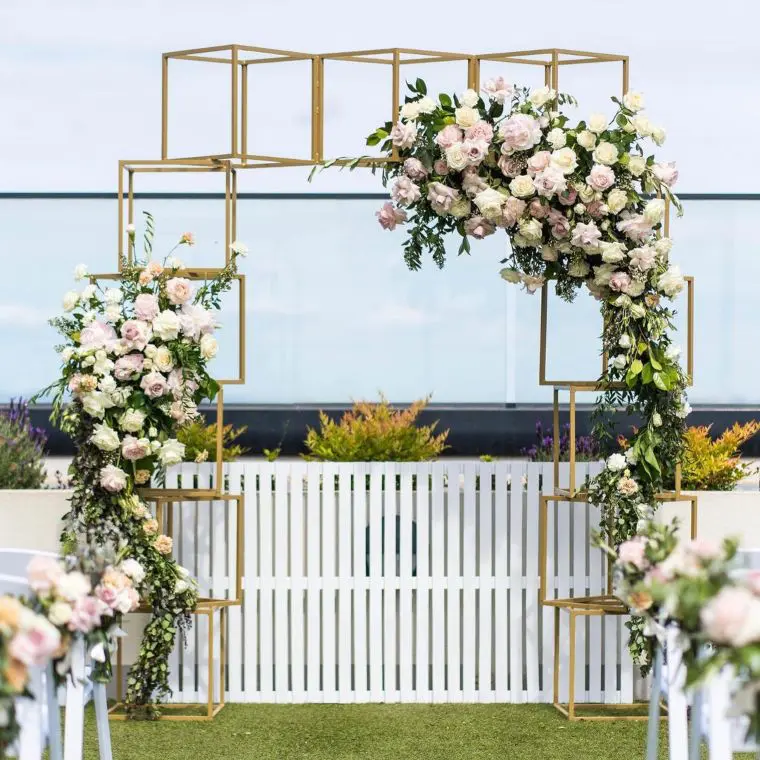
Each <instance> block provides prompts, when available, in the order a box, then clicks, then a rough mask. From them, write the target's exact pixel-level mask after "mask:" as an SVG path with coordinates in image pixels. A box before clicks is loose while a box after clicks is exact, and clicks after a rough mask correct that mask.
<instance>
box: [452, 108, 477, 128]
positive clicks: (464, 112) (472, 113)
mask: <svg viewBox="0 0 760 760" xmlns="http://www.w3.org/2000/svg"><path fill="white" fill-rule="evenodd" d="M454 118H455V119H456V122H457V124H458V125H459V126H460V127H464V128H465V129H467V127H471V126H472V125H473V124H474V123H475V122H476V121H479V120H480V114H479V113H478V112H477V111H476V110H475V109H474V108H470V107H469V106H461V107H460V108H457V109H456V111H454Z"/></svg>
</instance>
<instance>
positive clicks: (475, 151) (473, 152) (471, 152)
mask: <svg viewBox="0 0 760 760" xmlns="http://www.w3.org/2000/svg"><path fill="white" fill-rule="evenodd" d="M462 150H463V151H464V154H465V156H467V160H468V161H469V163H470V166H477V165H478V164H480V163H482V162H483V159H484V158H485V157H486V156H487V155H488V143H487V142H485V141H484V140H465V141H464V142H463V143H462Z"/></svg>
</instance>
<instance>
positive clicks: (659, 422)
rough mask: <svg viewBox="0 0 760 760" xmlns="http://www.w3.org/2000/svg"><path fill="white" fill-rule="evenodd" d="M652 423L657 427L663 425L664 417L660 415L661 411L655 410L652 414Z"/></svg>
mask: <svg viewBox="0 0 760 760" xmlns="http://www.w3.org/2000/svg"><path fill="white" fill-rule="evenodd" d="M652 425H654V426H655V427H662V417H661V416H660V413H659V412H655V413H654V414H653V415H652Z"/></svg>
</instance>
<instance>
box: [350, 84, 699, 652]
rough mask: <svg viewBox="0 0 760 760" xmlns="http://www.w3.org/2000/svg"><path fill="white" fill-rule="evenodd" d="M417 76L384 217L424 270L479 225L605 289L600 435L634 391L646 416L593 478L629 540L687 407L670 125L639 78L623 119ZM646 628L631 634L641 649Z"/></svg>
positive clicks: (599, 497)
mask: <svg viewBox="0 0 760 760" xmlns="http://www.w3.org/2000/svg"><path fill="white" fill-rule="evenodd" d="M410 90H411V94H410V95H409V96H408V97H407V98H406V102H405V103H404V105H403V106H402V107H401V109H400V112H399V118H398V120H397V121H396V123H395V124H394V123H391V122H388V123H386V124H384V125H383V126H381V127H380V128H378V129H376V130H375V131H374V132H373V133H372V134H371V135H370V136H369V138H368V139H367V142H368V144H369V145H378V144H379V145H380V147H381V150H382V151H384V152H385V153H386V154H387V155H388V156H389V157H394V156H397V157H398V161H391V162H388V163H387V164H385V168H384V169H383V181H384V183H386V184H387V183H388V182H390V181H392V185H391V198H392V202H388V203H386V204H385V205H384V206H383V207H382V209H381V210H380V211H379V212H378V213H377V217H378V220H379V222H380V224H381V225H382V226H383V227H384V228H386V229H394V228H395V227H397V226H398V225H403V224H407V225H408V235H407V239H406V242H405V243H404V258H405V260H406V263H407V265H408V266H409V267H410V268H411V269H418V268H419V267H420V266H421V264H422V257H423V254H424V253H425V252H427V251H429V252H430V253H432V258H433V260H434V262H435V263H436V264H437V265H438V266H443V265H444V263H445V260H446V251H445V243H444V240H445V237H446V236H447V235H450V234H455V235H459V237H460V238H461V243H460V245H459V253H460V254H461V253H468V252H469V251H470V241H471V240H472V239H476V240H477V239H482V238H485V237H487V236H489V235H493V234H496V233H497V231H499V230H504V231H505V232H506V235H507V238H508V239H509V242H510V244H511V252H510V253H509V255H508V256H507V257H506V258H505V259H504V260H503V261H502V263H503V264H505V265H506V266H504V268H502V269H501V276H502V277H503V278H504V279H505V280H507V281H508V282H512V283H520V284H522V286H523V287H524V288H525V290H527V291H528V292H530V293H533V292H535V291H536V290H538V289H540V288H542V287H543V286H544V285H545V284H546V283H547V282H548V281H550V280H553V281H554V282H555V290H556V292H557V294H558V295H559V296H560V297H562V298H564V299H566V300H568V301H570V300H572V299H573V298H574V297H575V295H576V294H577V292H578V291H579V289H580V288H581V287H583V286H585V287H586V289H587V290H588V291H589V292H590V293H591V295H592V296H593V297H594V298H596V299H597V300H598V301H599V302H600V306H601V311H602V315H603V324H604V330H603V336H602V343H603V349H604V351H605V352H606V353H607V355H608V356H609V357H610V361H609V366H608V368H607V370H606V371H605V373H604V374H603V376H602V377H601V378H600V380H599V387H600V389H601V390H603V391H604V396H603V398H602V399H601V402H600V408H599V413H600V414H599V419H600V424H599V425H598V431H597V432H598V433H599V435H598V437H599V440H602V438H603V434H604V432H605V431H606V430H607V423H608V422H609V413H611V412H612V411H613V410H614V409H615V408H618V407H620V406H623V407H625V408H626V409H627V411H628V412H629V413H633V414H636V415H637V416H638V417H639V418H640V419H642V420H643V423H644V424H643V425H642V426H641V427H640V428H639V429H638V431H637V432H636V434H635V436H634V438H633V439H632V441H631V445H630V446H629V448H628V449H627V451H626V452H625V453H624V454H622V453H614V454H612V456H610V457H609V459H608V460H607V468H606V469H605V470H604V471H603V472H602V473H601V474H600V475H599V476H597V477H596V478H595V479H594V480H593V481H591V483H590V485H589V492H590V497H591V500H592V501H593V503H595V504H599V505H601V506H602V508H603V509H604V510H605V512H606V515H605V518H606V519H605V520H604V524H605V525H607V526H608V529H609V532H610V535H609V536H608V538H609V540H610V541H611V542H612V544H613V545H618V544H620V543H621V542H622V541H624V540H625V539H627V538H629V537H630V536H632V535H633V534H634V533H635V530H636V526H637V524H638V522H639V519H640V518H641V517H642V515H643V514H644V513H645V512H646V511H647V510H648V508H649V507H651V506H653V505H654V496H655V494H656V493H657V492H658V491H660V490H662V487H663V484H664V483H666V482H668V481H669V480H671V479H672V475H673V470H674V466H675V463H676V462H677V461H679V458H680V454H681V451H682V448H683V440H682V436H683V429H684V418H685V417H686V415H687V414H688V412H689V405H688V403H687V402H686V399H685V395H684V389H685V387H686V385H687V381H688V378H687V377H686V375H685V374H684V372H683V371H682V369H681V367H680V366H679V361H678V356H679V349H678V348H677V347H676V346H675V345H673V344H672V342H671V340H670V338H669V336H668V331H669V330H670V329H671V328H672V326H673V316H674V312H673V311H672V309H671V308H669V307H668V306H667V305H666V303H665V300H666V299H672V298H674V297H675V296H677V295H678V293H680V292H681V290H682V289H683V288H684V277H683V276H682V275H681V272H680V270H679V268H678V267H677V266H674V265H672V264H671V263H670V261H669V255H670V250H671V247H672V241H671V240H670V239H669V238H667V237H663V235H662V233H663V228H664V221H665V215H666V213H667V206H666V200H670V201H671V202H672V203H673V204H674V205H675V206H676V208H677V209H678V210H679V212H680V211H681V207H680V203H679V201H678V198H677V197H676V196H675V195H674V194H673V192H672V190H671V188H672V186H673V185H674V183H675V182H676V180H677V178H678V171H677V169H676V167H675V164H673V163H662V162H658V161H656V159H655V157H654V155H652V154H650V153H649V150H648V148H647V143H646V141H647V140H651V141H652V142H653V143H654V144H655V145H657V146H660V145H662V144H663V142H664V140H665V131H664V130H663V129H661V128H660V127H657V126H655V125H653V124H652V123H651V122H650V120H649V119H648V118H647V116H646V115H644V114H643V113H642V110H643V106H644V99H643V96H642V95H641V94H640V93H637V92H629V93H627V94H626V95H625V96H624V97H623V98H622V100H620V99H617V98H612V100H613V102H614V104H615V107H616V111H615V113H614V114H613V115H612V118H609V117H608V116H607V115H603V114H592V115H591V116H590V117H589V118H588V119H587V120H582V121H579V122H577V123H571V122H570V119H569V117H568V116H567V115H565V114H564V113H563V112H562V108H563V106H568V105H575V100H574V99H573V98H572V97H571V96H570V95H567V94H562V93H558V92H556V91H555V90H553V89H550V88H549V87H541V88H538V89H534V90H532V91H530V90H528V89H525V88H517V87H513V86H512V85H510V84H508V83H507V82H505V80H504V79H503V78H501V77H500V78H496V79H491V80H489V81H488V82H486V83H485V85H484V87H483V91H482V96H481V94H479V93H478V92H475V91H474V90H466V91H465V92H463V93H462V94H461V95H459V96H458V97H457V96H453V97H452V96H449V95H447V94H442V95H440V96H439V97H438V100H437V101H436V100H434V99H433V98H431V97H429V96H428V95H427V87H426V85H425V83H424V81H422V80H420V79H418V80H417V81H416V83H415V84H414V85H410ZM349 165H351V166H353V165H354V164H353V162H351V163H350V164H349ZM356 165H358V161H357V162H356ZM653 196H656V197H653ZM616 388H622V389H621V390H618V389H616ZM641 643H642V642H641V641H639V642H638V643H637V642H636V641H632V648H633V650H634V654H635V650H636V649H637V647H638V646H639V645H640V644H641Z"/></svg>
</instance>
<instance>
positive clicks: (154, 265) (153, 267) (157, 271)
mask: <svg viewBox="0 0 760 760" xmlns="http://www.w3.org/2000/svg"><path fill="white" fill-rule="evenodd" d="M145 271H146V272H147V273H148V274H149V275H150V276H151V277H158V276H159V275H161V274H163V271H164V267H163V265H162V264H161V263H160V262H158V261H149V262H148V263H147V265H146V267H145Z"/></svg>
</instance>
